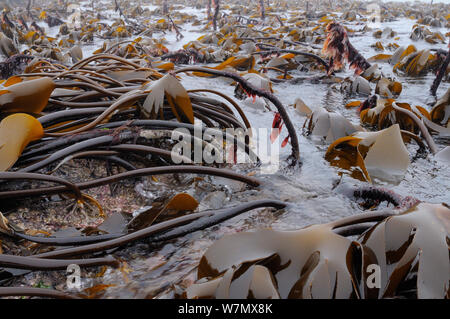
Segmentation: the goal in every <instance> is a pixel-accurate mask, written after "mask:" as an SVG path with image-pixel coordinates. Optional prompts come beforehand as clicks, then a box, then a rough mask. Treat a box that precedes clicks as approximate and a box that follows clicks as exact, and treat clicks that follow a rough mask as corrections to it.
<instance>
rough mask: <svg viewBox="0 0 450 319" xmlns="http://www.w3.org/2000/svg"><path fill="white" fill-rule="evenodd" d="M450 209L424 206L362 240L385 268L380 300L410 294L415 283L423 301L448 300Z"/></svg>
mask: <svg viewBox="0 0 450 319" xmlns="http://www.w3.org/2000/svg"><path fill="white" fill-rule="evenodd" d="M449 234H450V209H449V207H448V206H444V205H439V204H428V203H420V204H418V205H417V206H415V207H413V208H411V209H409V210H408V211H406V212H404V213H402V214H400V215H396V216H392V217H389V218H387V219H386V220H384V221H382V222H380V223H379V224H377V225H376V226H374V227H373V228H372V229H370V230H369V231H367V232H366V233H365V234H364V235H363V236H362V237H361V238H360V239H359V240H360V242H361V243H362V244H363V245H364V246H366V247H369V248H370V249H371V250H372V251H373V252H374V253H375V255H376V256H377V260H378V263H379V266H380V267H381V289H380V291H379V295H378V296H379V297H383V298H392V297H395V296H396V295H397V294H401V293H402V291H404V290H406V291H405V293H409V292H408V291H407V289H408V285H407V283H406V282H411V286H412V289H413V290H415V292H413V293H414V294H416V296H417V298H419V299H429V298H433V299H435V298H441V299H442V298H448V294H449V292H450V286H449V282H450V273H449V271H448V269H449V258H448V252H449V240H448V238H449Z"/></svg>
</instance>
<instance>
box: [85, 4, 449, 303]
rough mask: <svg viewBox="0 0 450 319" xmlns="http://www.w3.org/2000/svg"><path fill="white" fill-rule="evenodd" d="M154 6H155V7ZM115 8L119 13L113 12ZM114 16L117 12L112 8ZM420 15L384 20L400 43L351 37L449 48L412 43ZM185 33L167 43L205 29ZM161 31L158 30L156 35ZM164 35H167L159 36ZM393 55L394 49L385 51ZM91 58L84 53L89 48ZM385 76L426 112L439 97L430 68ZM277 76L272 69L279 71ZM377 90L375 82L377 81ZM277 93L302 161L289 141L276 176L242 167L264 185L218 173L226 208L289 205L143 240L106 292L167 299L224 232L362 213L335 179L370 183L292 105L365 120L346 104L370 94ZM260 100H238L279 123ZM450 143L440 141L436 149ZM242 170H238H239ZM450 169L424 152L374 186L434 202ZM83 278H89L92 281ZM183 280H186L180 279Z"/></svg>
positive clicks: (291, 87)
mask: <svg viewBox="0 0 450 319" xmlns="http://www.w3.org/2000/svg"><path fill="white" fill-rule="evenodd" d="M152 8H153V7H152ZM184 12H186V13H189V14H195V15H198V16H199V17H200V18H203V17H204V12H203V11H202V10H197V9H194V8H186V9H185V10H184ZM112 14H113V13H112ZM114 14H115V13H114ZM414 23H415V21H414V20H408V19H401V20H399V21H393V22H388V23H383V24H382V28H385V27H390V28H392V29H393V30H395V31H396V32H397V33H398V35H397V36H399V37H400V40H399V41H394V39H392V38H388V39H386V38H385V39H375V38H374V37H373V36H372V32H367V33H365V34H362V35H358V36H357V37H351V38H350V41H352V43H353V44H354V45H355V47H356V48H357V49H358V50H359V51H360V52H361V53H362V54H363V55H364V56H365V57H366V58H369V57H371V56H373V55H375V54H378V53H379V52H377V51H375V49H373V48H372V47H371V45H372V44H373V43H375V42H376V41H381V42H382V43H383V45H385V46H386V45H387V44H389V43H391V42H396V43H398V44H400V45H401V46H407V45H409V44H411V43H413V44H414V45H415V46H416V47H417V49H418V50H421V49H423V48H432V49H445V47H446V46H445V45H444V44H441V45H430V44H428V43H427V42H425V41H423V40H422V41H416V42H414V41H412V40H410V39H409V33H410V32H411V28H412V26H413V25H414ZM349 26H350V27H351V28H353V29H354V30H358V29H362V27H363V25H361V24H358V23H351V24H349ZM183 28H184V29H183V30H182V33H183V34H184V35H185V37H184V38H183V39H182V40H181V41H180V42H176V39H175V34H174V33H173V32H171V33H169V34H166V35H164V37H165V38H166V40H167V41H168V44H167V47H168V48H169V49H170V50H176V49H179V48H181V47H182V45H183V44H185V43H187V42H189V41H191V40H195V39H196V38H197V37H199V36H200V35H202V34H204V32H202V31H200V27H192V26H190V25H184V26H183ZM435 31H441V32H442V33H444V34H445V33H446V32H448V30H446V29H445V28H442V29H436V30H435ZM156 36H157V35H154V37H156ZM161 36H162V35H161ZM385 53H392V52H389V51H387V52H385ZM85 56H86V51H85ZM378 64H379V65H380V66H381V68H382V71H383V72H384V73H385V74H386V75H392V76H394V77H396V78H397V80H399V81H400V82H401V83H402V84H403V92H402V94H401V95H400V97H399V98H398V100H399V101H402V102H407V103H410V104H412V105H421V106H423V107H425V108H427V109H428V110H430V106H429V105H428V104H429V103H430V102H431V103H432V102H433V100H432V99H431V98H430V95H429V93H428V92H429V88H430V86H431V82H432V81H433V75H432V74H429V75H427V76H425V77H421V78H405V77H401V76H398V75H395V74H393V72H392V66H391V65H389V64H388V63H378ZM350 74H351V72H349V71H347V72H346V73H338V74H337V76H341V77H345V76H349V75H350ZM275 75H276V74H272V76H273V77H275ZM292 75H293V76H294V77H306V78H309V77H318V76H320V75H323V74H320V73H318V72H299V71H295V72H293V73H292ZM181 82H182V84H183V85H184V86H185V87H186V88H187V89H202V88H208V89H213V90H218V91H220V92H222V93H225V94H227V95H228V96H233V92H234V87H233V86H231V85H230V84H229V82H226V81H224V80H222V79H207V78H198V77H196V78H193V77H190V76H186V75H183V76H182V80H181ZM371 86H372V88H373V89H374V88H375V85H374V84H371ZM449 87H450V84H449V83H444V82H443V83H442V84H441V86H440V88H439V91H438V96H441V95H442V94H444V92H446V90H447V89H448V88H449ZM273 88H274V91H275V95H276V96H277V97H278V98H279V99H280V101H281V102H282V103H283V105H284V106H285V107H286V108H287V109H288V111H289V114H290V116H291V119H292V121H293V123H294V125H295V127H296V129H297V134H298V138H299V142H300V152H301V160H302V165H301V167H298V168H294V169H292V168H288V167H286V164H284V163H285V162H286V160H287V158H288V156H289V155H290V152H291V149H290V145H288V146H286V147H285V148H282V149H281V150H280V158H281V165H280V169H279V170H278V171H277V172H276V173H274V174H266V175H261V174H259V172H258V169H249V168H248V166H244V167H242V168H241V169H242V170H244V171H246V172H250V171H255V172H256V177H258V178H259V179H260V180H261V181H262V185H261V186H260V188H259V189H257V190H255V189H246V188H242V187H241V185H231V183H229V182H227V181H224V180H223V179H218V178H212V179H211V180H212V181H213V184H214V186H215V192H216V195H217V198H218V199H214V200H216V203H218V204H219V205H222V206H223V207H227V206H233V205H237V204H239V203H241V202H246V201H250V200H255V199H261V198H273V199H279V200H283V201H286V202H288V203H289V206H288V208H286V209H285V210H283V211H280V212H276V213H273V212H272V211H271V210H256V211H252V212H249V213H246V214H242V215H240V216H238V217H235V218H233V219H231V220H229V221H226V222H224V223H221V224H220V225H217V226H214V227H211V228H208V229H206V230H204V231H198V232H195V233H192V234H189V235H187V236H184V237H182V238H179V239H176V240H172V241H170V242H167V243H165V244H161V245H156V244H155V245H153V244H151V243H146V242H141V243H137V244H133V245H131V246H130V247H128V248H126V249H123V250H121V251H120V252H118V253H116V254H117V255H118V256H123V257H124V259H126V260H129V261H128V267H129V271H128V273H127V274H126V276H125V275H124V273H123V272H121V271H118V270H109V271H108V272H107V273H106V274H105V276H104V277H103V278H102V283H104V284H108V283H111V284H114V285H115V286H114V287H111V288H109V289H107V291H106V294H105V296H104V297H110V298H117V297H119V298H129V297H133V298H142V297H154V296H157V297H165V296H166V297H167V295H166V294H165V293H166V292H167V291H168V290H169V288H170V287H171V285H173V284H179V283H180V282H184V283H188V282H190V281H192V280H194V279H195V275H194V272H193V271H194V270H195V267H196V265H197V264H198V261H199V260H200V258H201V256H202V254H203V253H204V252H205V250H206V249H207V248H208V247H209V246H210V245H211V244H212V243H213V242H214V241H215V240H217V239H218V238H220V237H222V236H223V235H225V234H228V233H233V232H237V231H247V230H255V229H258V228H265V227H272V228H275V229H281V230H292V229H299V228H302V227H304V226H307V225H310V224H314V223H324V222H328V221H332V220H336V219H339V218H342V217H345V216H350V215H354V214H358V213H361V212H362V211H363V210H362V209H361V208H360V207H359V206H358V204H356V203H355V202H354V201H352V200H351V199H350V198H348V197H347V196H345V195H343V194H340V193H338V192H337V191H335V190H334V187H335V185H336V184H337V183H339V182H340V183H341V184H347V185H349V186H355V187H357V186H362V185H365V183H362V182H359V181H357V180H354V179H352V178H350V177H348V176H346V175H344V176H343V177H342V178H341V177H340V176H339V175H338V171H337V169H335V168H333V167H330V165H329V164H328V162H327V161H326V160H325V159H324V154H325V151H326V149H327V146H328V145H327V144H326V143H325V142H322V141H318V140H313V139H311V138H309V137H305V136H303V135H302V127H303V124H304V122H305V120H306V117H304V116H301V115H300V114H299V113H297V112H296V111H295V110H294V109H293V108H292V104H293V103H294V101H295V99H296V98H301V99H302V100H303V101H304V102H305V103H306V104H307V105H308V106H309V107H310V108H311V109H314V108H316V107H320V106H321V107H324V108H326V109H327V110H329V111H335V112H338V113H341V114H343V115H344V116H345V117H347V118H348V119H349V120H350V121H352V122H353V123H354V124H359V114H358V113H357V111H356V109H346V108H345V105H346V104H347V103H348V102H350V101H354V100H364V99H365V98H366V97H364V96H348V95H347V94H343V93H342V92H340V91H339V89H338V88H334V87H333V86H331V85H328V84H316V83H312V82H311V81H309V80H305V81H304V82H303V83H298V84H290V83H279V84H274V85H273ZM261 102H262V101H260V100H258V99H257V101H256V103H253V102H252V100H251V99H247V100H245V101H242V102H240V103H239V104H240V106H241V107H242V108H243V109H244V111H245V112H246V115H247V117H248V118H249V120H250V122H251V124H252V126H253V127H254V128H270V127H271V125H272V121H273V113H272V112H270V111H266V110H264V108H263V107H261ZM286 134H287V132H286V130H285V129H284V130H283V131H282V133H281V138H283V139H284V137H286ZM443 146H444V145H443V144H439V143H438V147H439V148H442V147H443ZM408 149H409V151H410V155H411V158H413V157H414V155H415V151H416V149H415V147H414V146H409V147H408ZM238 169H239V168H238ZM449 181H450V167H449V166H448V165H445V164H442V163H439V162H437V161H435V160H434V159H433V156H432V155H428V156H427V158H419V159H416V160H414V161H413V162H412V164H411V165H410V166H409V168H408V171H407V172H406V175H405V176H404V178H403V180H401V182H400V183H398V184H391V183H388V182H385V181H381V180H375V181H374V184H375V185H378V186H382V187H386V188H388V189H391V190H393V191H395V192H397V193H398V194H400V195H402V196H414V197H416V198H418V199H419V200H422V201H427V202H432V203H442V202H447V203H450V190H449V188H450V182H449ZM214 200H213V199H211V197H208V198H206V199H205V201H204V202H201V205H204V206H205V207H207V206H208V205H210V204H211V202H214ZM85 284H88V282H86V283H85ZM182 285H183V283H182Z"/></svg>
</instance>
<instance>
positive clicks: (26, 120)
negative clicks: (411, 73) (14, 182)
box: [0, 113, 44, 172]
mask: <svg viewBox="0 0 450 319" xmlns="http://www.w3.org/2000/svg"><path fill="white" fill-rule="evenodd" d="M43 135H44V130H43V128H42V125H41V123H39V121H38V120H37V119H35V118H34V117H32V116H31V115H28V114H23V113H16V114H13V115H9V116H8V117H6V118H4V119H3V120H2V121H1V122H0V172H2V171H3V172H4V171H6V170H8V169H10V168H11V167H12V166H13V165H14V163H15V162H16V161H17V159H18V158H19V156H20V155H21V154H22V152H23V150H24V149H25V147H26V146H27V145H28V143H30V142H31V141H34V140H37V139H40V138H41V137H42V136H43Z"/></svg>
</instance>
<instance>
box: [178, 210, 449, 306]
mask: <svg viewBox="0 0 450 319" xmlns="http://www.w3.org/2000/svg"><path fill="white" fill-rule="evenodd" d="M377 220H380V221H379V222H378V223H376V225H374V226H372V227H371V228H369V229H367V230H366V231H364V232H363V234H362V235H361V236H359V237H358V238H357V239H356V240H351V239H349V238H347V237H344V236H342V235H338V234H337V233H336V232H337V231H338V230H339V228H341V227H344V226H349V225H353V226H354V225H357V224H359V223H364V222H368V221H372V222H373V221H377ZM449 222H450V209H449V208H448V207H447V206H444V205H433V204H427V203H420V204H418V205H416V206H413V207H411V208H410V209H409V210H407V211H405V212H403V213H400V214H394V215H392V216H389V217H387V216H386V215H385V216H383V215H382V214H380V215H377V214H373V213H372V214H368V215H364V214H363V215H360V216H355V217H351V218H347V219H343V220H341V221H337V222H334V223H330V224H324V225H313V226H309V227H306V228H304V229H301V230H298V231H290V232H282V231H274V230H269V229H268V230H259V231H256V232H251V233H239V234H235V235H229V236H225V237H223V238H222V239H221V240H219V241H217V242H216V243H214V244H213V245H212V246H211V247H210V248H209V249H208V250H207V252H206V253H205V254H204V255H203V257H202V259H201V261H200V264H199V266H198V270H197V276H198V279H199V282H198V283H196V284H194V285H192V286H190V287H189V288H188V289H187V290H186V292H185V293H184V295H183V296H184V297H187V298H211V297H212V298H250V299H253V298H257V299H259V298H272V299H278V298H294V299H297V298H300V299H317V298H337V299H342V298H358V299H372V298H406V297H407V298H411V297H417V298H448V297H449V293H450V286H449V279H450V273H449V271H448V267H449V265H450V264H449V255H448V253H449V247H450V246H449V242H448V239H449V231H450V228H449V225H450V224H449ZM371 265H372V266H373V265H375V266H377V267H379V269H380V270H379V271H380V273H379V274H380V276H381V283H380V285H379V286H377V285H369V282H370V280H371V279H370V278H369V276H370V274H371V273H372V272H373V271H372V270H369V268H368V267H370V266H371Z"/></svg>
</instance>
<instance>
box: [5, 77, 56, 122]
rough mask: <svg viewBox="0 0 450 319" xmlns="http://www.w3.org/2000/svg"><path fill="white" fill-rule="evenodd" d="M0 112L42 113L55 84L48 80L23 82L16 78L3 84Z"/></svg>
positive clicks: (40, 79) (44, 78)
mask: <svg viewBox="0 0 450 319" xmlns="http://www.w3.org/2000/svg"><path fill="white" fill-rule="evenodd" d="M2 85H3V87H2V89H1V90H0V111H2V112H30V113H36V114H38V113H40V112H41V111H42V110H43V109H44V108H45V107H46V106H47V103H48V99H49V98H50V95H51V94H52V92H53V89H54V88H55V83H54V82H53V81H52V80H51V79H49V78H47V77H42V78H37V79H31V80H25V81H24V80H23V79H22V78H20V77H18V76H14V77H11V78H9V79H8V80H6V82H5V83H3V84H2Z"/></svg>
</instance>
